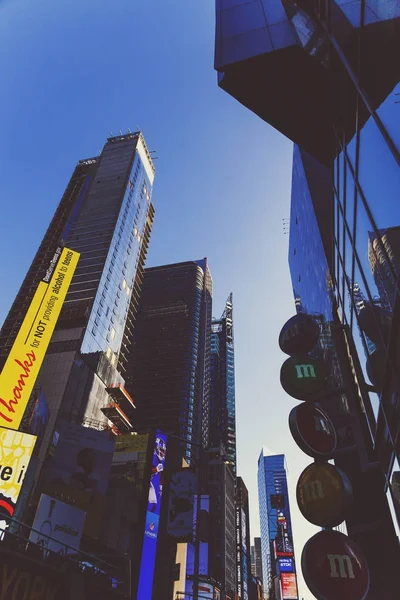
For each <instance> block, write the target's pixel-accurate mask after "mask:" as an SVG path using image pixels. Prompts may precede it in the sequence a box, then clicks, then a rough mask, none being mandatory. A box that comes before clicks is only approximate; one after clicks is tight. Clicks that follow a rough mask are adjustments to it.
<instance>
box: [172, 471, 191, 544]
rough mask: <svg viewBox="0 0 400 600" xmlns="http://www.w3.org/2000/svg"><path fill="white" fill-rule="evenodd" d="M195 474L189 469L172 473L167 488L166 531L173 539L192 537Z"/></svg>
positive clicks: (187, 539)
mask: <svg viewBox="0 0 400 600" xmlns="http://www.w3.org/2000/svg"><path fill="white" fill-rule="evenodd" d="M196 484H197V480H196V474H195V472H194V471H191V470H190V469H182V470H181V471H178V472H177V473H174V474H173V475H172V478H171V483H170V488H169V506H168V533H169V534H170V535H171V536H173V537H174V538H175V539H179V540H181V541H183V540H185V541H190V540H191V539H192V537H193V510H194V498H195V494H196Z"/></svg>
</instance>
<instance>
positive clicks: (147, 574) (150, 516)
mask: <svg viewBox="0 0 400 600" xmlns="http://www.w3.org/2000/svg"><path fill="white" fill-rule="evenodd" d="M166 454H167V436H166V435H165V434H164V433H162V432H161V431H159V430H157V431H156V440H155V443H154V451H153V460H152V469H151V476H150V484H149V496H148V501H147V513H146V523H145V528H144V537H143V546H142V559H141V563H140V574H139V585H138V593H137V597H138V598H140V600H152V592H153V580H154V569H155V564H156V551H157V537H158V525H159V520H160V511H161V502H162V485H163V471H164V465H165V457H166Z"/></svg>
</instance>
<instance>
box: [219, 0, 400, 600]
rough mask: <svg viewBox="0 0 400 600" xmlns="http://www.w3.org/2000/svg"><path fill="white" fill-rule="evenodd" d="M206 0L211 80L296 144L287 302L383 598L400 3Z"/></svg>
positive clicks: (392, 495)
mask: <svg viewBox="0 0 400 600" xmlns="http://www.w3.org/2000/svg"><path fill="white" fill-rule="evenodd" d="M216 6H217V24H216V47H215V67H216V69H217V71H218V82H219V85H220V87H221V88H223V89H224V90H226V91H227V92H228V93H230V94H231V95H232V96H234V97H235V98H236V99H238V100H239V101H240V102H241V103H242V104H244V105H245V106H247V107H248V108H249V109H251V110H252V111H253V112H255V113H256V114H257V115H259V116H260V117H261V118H262V119H263V120H264V121H266V122H268V123H270V124H271V125H273V126H274V127H275V128H276V129H278V130H279V131H281V132H282V133H284V134H285V135H286V136H287V137H289V138H290V139H291V140H293V141H294V142H295V144H296V148H295V152H294V164H293V186H292V210H291V235H290V238H291V248H290V265H291V274H292V282H293V288H294V293H295V302H296V308H297V310H298V311H300V312H301V311H305V312H311V313H312V314H313V315H314V316H315V317H316V318H318V320H319V322H320V323H321V328H322V340H321V347H320V348H319V351H320V352H322V353H323V356H324V358H325V360H326V361H327V363H328V364H329V366H330V369H331V384H332V385H333V384H334V383H335V382H336V389H338V391H339V390H340V386H338V385H337V384H338V382H339V381H340V379H342V382H343V384H344V388H343V389H342V391H341V393H340V394H338V395H337V396H336V400H335V404H336V407H335V408H334V413H335V415H336V417H335V418H336V420H335V425H336V427H337V428H339V429H340V438H341V439H342V443H343V446H345V445H346V436H347V446H348V447H350V446H351V445H352V444H353V446H354V447H355V448H356V449H357V452H356V453H352V452H350V453H348V454H347V455H344V454H342V455H341V456H340V457H338V458H337V459H336V462H339V463H341V464H342V466H343V467H346V469H347V471H349V472H350V473H351V478H352V483H353V487H354V490H355V493H354V506H355V508H354V510H353V511H352V514H351V516H350V517H349V520H348V521H347V522H346V523H347V527H348V530H349V534H350V535H351V537H353V539H355V540H356V541H357V543H358V544H359V545H361V547H362V548H363V550H364V552H365V554H366V556H367V559H368V562H369V566H370V570H371V590H370V593H369V596H368V598H371V599H372V598H374V599H375V598H377V599H378V598H382V597H385V598H387V599H388V600H389V599H390V600H391V599H392V598H393V599H394V598H395V597H396V594H397V590H396V583H395V580H394V579H391V577H392V575H391V574H392V573H393V574H394V573H395V571H396V567H395V564H398V562H399V543H398V538H399V533H400V531H399V523H398V513H397V514H396V492H395V490H396V481H397V474H398V472H399V470H400V465H399V452H400V446H399V442H398V441H399V439H400V437H399V431H400V430H399V428H400V419H399V397H400V391H399V390H400V381H399V377H398V370H399V369H398V365H399V362H400V350H399V346H398V339H399V334H400V330H399V329H400V319H399V315H400V312H399V311H400V301H399V297H400V289H399V281H398V277H399V269H398V265H399V262H398V261H399V247H400V245H399V242H398V228H399V226H400V214H399V210H400V209H399V206H400V204H399V202H398V196H399V190H400V168H399V167H400V129H399V118H398V107H399V98H400V95H399V94H400V87H399V86H400V83H399V82H400V69H399V65H398V61H397V60H396V58H395V57H397V56H399V53H400V4H399V2H397V1H396V0H394V1H382V0H360V1H357V2H342V1H341V0H327V1H326V2H319V1H317V0H310V1H307V2H306V1H304V2H303V1H301V2H300V1H299V2H294V1H293V0H254V1H253V2H238V3H225V2H223V1H222V0H217V2H216ZM312 161H314V163H313V164H312ZM322 165H323V166H324V167H325V168H326V171H325V172H326V173H327V177H328V182H329V183H328V185H327V186H326V185H325V183H323V184H322V180H321V178H320V175H321V173H322V171H323V168H322ZM311 173H313V175H312V176H310V174H311ZM321 185H322V188H324V189H322V192H321V191H319V192H316V190H317V189H318V187H319V186H321ZM312 188H314V189H312ZM294 206H295V208H294ZM318 232H319V235H318ZM314 276H315V277H314ZM329 313H331V315H332V317H333V320H331V325H328V321H329V320H330V319H331V317H330V316H329ZM322 346H324V348H323V347H322ZM329 347H330V354H329ZM333 371H335V372H333ZM331 416H332V415H331ZM365 498H368V502H365ZM378 523H379V525H378ZM396 535H397V538H396ZM382 548H385V551H384V552H382ZM389 565H390V566H389ZM393 576H394V575H393Z"/></svg>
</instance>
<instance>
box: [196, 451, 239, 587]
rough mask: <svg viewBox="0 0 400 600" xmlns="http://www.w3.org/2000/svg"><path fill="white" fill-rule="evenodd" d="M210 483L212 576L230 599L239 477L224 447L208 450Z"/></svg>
mask: <svg viewBox="0 0 400 600" xmlns="http://www.w3.org/2000/svg"><path fill="white" fill-rule="evenodd" d="M204 459H205V461H206V465H207V466H206V469H207V471H206V486H207V488H206V489H207V493H208V494H209V496H210V530H211V538H210V544H209V560H208V564H209V576H210V577H212V578H213V579H214V580H215V581H216V582H218V585H219V587H220V588H221V590H223V591H224V592H225V593H226V595H227V596H228V597H229V598H235V594H236V579H237V577H236V532H237V530H236V514H235V485H236V478H235V474H234V472H233V469H232V466H231V465H230V464H229V463H228V461H227V460H226V457H225V454H224V453H222V452H221V449H220V448H209V449H208V450H206V451H205V453H204Z"/></svg>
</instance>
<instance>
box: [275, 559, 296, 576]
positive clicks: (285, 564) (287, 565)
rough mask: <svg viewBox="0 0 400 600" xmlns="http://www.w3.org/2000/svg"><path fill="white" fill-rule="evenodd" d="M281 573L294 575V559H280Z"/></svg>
mask: <svg viewBox="0 0 400 600" xmlns="http://www.w3.org/2000/svg"><path fill="white" fill-rule="evenodd" d="M278 564H279V571H280V573H293V571H294V569H293V559H292V558H280V559H279V560H278Z"/></svg>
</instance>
